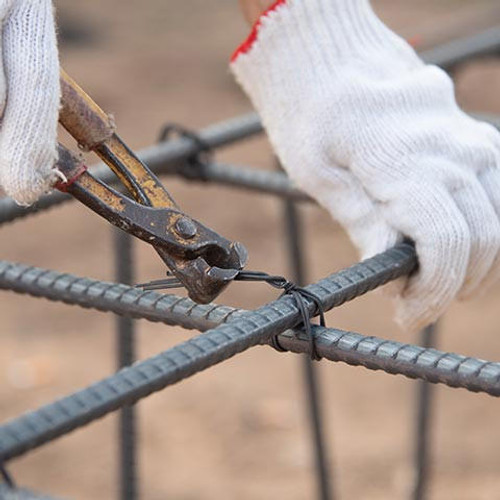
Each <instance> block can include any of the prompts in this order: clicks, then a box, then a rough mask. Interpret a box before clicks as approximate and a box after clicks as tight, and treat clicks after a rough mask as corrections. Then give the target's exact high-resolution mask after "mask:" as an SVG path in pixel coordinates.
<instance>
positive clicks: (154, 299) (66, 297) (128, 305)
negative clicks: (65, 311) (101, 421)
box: [0, 261, 241, 331]
mask: <svg viewBox="0 0 500 500" xmlns="http://www.w3.org/2000/svg"><path fill="white" fill-rule="evenodd" d="M0 289H3V290H11V291H14V292H16V293H22V294H28V295H32V296H34V297H43V298H46V299H49V300H53V301H57V302H64V303H65V304H69V305H78V306H80V307H84V308H91V309H96V310H99V311H105V312H113V313H115V314H119V315H121V316H129V317H132V318H142V319H146V320H148V321H153V322H162V323H165V324H167V325H172V326H177V325H178V326H182V327H183V328H186V329H190V330H191V329H195V330H199V331H205V330H209V329H210V328H215V327H217V326H219V325H220V324H221V323H224V322H225V321H226V320H227V318H229V317H230V316H233V315H237V314H239V313H240V312H241V311H238V310H237V309H234V308H232V307H228V306H223V305H214V304H208V305H202V304H196V303H195V302H193V301H192V300H190V299H189V298H187V297H177V296H175V295H164V294H160V293H156V292H151V291H147V292H144V291H142V290H140V289H139V288H134V287H130V286H127V285H122V284H118V283H109V282H105V281H99V280H92V279H89V278H81V277H78V276H74V275H72V274H65V273H60V272H57V271H49V270H46V269H40V268H37V267H32V266H26V265H23V264H14V263H12V262H7V261H0Z"/></svg>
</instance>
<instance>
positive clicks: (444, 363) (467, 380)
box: [279, 326, 500, 397]
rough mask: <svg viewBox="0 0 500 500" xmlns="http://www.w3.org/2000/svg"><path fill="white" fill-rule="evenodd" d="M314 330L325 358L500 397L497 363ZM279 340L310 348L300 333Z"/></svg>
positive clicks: (290, 347)
mask: <svg viewBox="0 0 500 500" xmlns="http://www.w3.org/2000/svg"><path fill="white" fill-rule="evenodd" d="M313 332H314V335H315V341H316V348H317V351H318V353H319V354H320V355H321V356H322V357H323V358H324V359H328V360H330V361H341V362H344V363H347V364H349V365H353V366H364V367H365V368H368V369H370V370H383V371H384V372H386V373H390V374H393V375H404V376H405V377H409V378H414V379H417V378H418V379H422V380H427V381H428V382H433V383H438V384H445V385H447V386H449V387H455V388H458V387H460V388H464V389H467V390H468V391H472V392H484V393H487V394H489V395H491V396H496V397H499V396H500V363H499V362H492V361H485V360H482V359H477V358H471V357H467V356H462V355H460V354H453V353H449V352H442V351H438V350H437V349H431V348H425V347H419V346H416V345H411V344H402V343H400V342H395V341H392V340H385V339H380V338H377V337H368V336H366V335H361V334H359V333H354V332H346V331H343V330H337V329H331V328H324V327H321V326H315V327H313ZM279 343H280V346H281V347H283V348H284V349H286V350H287V351H291V352H295V353H304V352H305V353H307V352H308V349H309V344H308V339H307V337H306V336H305V335H304V333H303V332H284V333H283V334H281V335H280V336H279Z"/></svg>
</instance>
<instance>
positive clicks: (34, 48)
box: [0, 0, 60, 205]
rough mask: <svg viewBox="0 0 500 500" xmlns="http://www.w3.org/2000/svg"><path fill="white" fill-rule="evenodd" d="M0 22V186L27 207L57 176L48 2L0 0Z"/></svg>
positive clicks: (56, 93)
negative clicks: (1, 59)
mask: <svg viewBox="0 0 500 500" xmlns="http://www.w3.org/2000/svg"><path fill="white" fill-rule="evenodd" d="M0 21H1V23H2V24H1V26H2V28H1V29H2V54H3V66H2V70H0V108H1V112H2V115H3V116H2V122H1V126H0V186H1V187H2V188H3V189H4V191H5V192H6V193H7V194H8V195H9V196H11V197H12V198H14V199H15V200H16V201H17V202H18V203H20V204H24V205H27V204H30V203H33V202H34V201H36V200H37V198H38V197H39V196H40V195H41V194H43V193H44V192H46V191H48V190H49V188H50V186H51V185H52V183H53V181H54V180H55V177H56V175H57V171H56V170H55V169H54V164H55V162H56V160H57V149H56V140H57V139H56V136H57V119H58V114H59V101H60V88H59V60H58V54H57V42H56V35H55V27H54V15H53V7H52V1H51V0H0Z"/></svg>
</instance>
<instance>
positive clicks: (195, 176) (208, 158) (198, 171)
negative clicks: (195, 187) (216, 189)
mask: <svg viewBox="0 0 500 500" xmlns="http://www.w3.org/2000/svg"><path fill="white" fill-rule="evenodd" d="M174 135H177V136H178V137H182V138H184V139H189V140H190V141H191V142H192V143H193V144H194V146H195V147H196V149H195V151H194V152H193V153H192V154H190V155H189V156H188V158H187V159H186V163H185V164H183V165H182V167H181V168H179V169H178V170H177V172H178V173H179V174H180V175H182V176H183V177H185V178H186V179H189V180H201V181H204V182H208V181H209V180H210V179H209V177H208V174H207V172H206V166H207V165H208V164H209V163H211V162H212V157H213V149H212V147H211V146H210V145H209V144H208V143H207V142H206V141H205V140H203V139H202V138H201V137H200V135H199V134H198V133H197V132H195V131H193V130H190V129H188V128H186V127H183V126H182V125H178V124H176V123H167V124H166V125H164V126H163V128H162V130H161V132H160V135H159V137H158V142H166V141H169V140H170V139H171V138H172V136H174Z"/></svg>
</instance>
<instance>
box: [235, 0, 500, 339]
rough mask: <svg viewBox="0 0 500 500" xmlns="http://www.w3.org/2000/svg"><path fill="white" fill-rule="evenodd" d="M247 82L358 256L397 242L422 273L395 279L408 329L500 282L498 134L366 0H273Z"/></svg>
mask: <svg viewBox="0 0 500 500" xmlns="http://www.w3.org/2000/svg"><path fill="white" fill-rule="evenodd" d="M232 70H233V72H234V73H235V75H236V77H237V79H238V81H239V82H240V83H241V84H242V86H243V87H244V89H245V90H246V92H247V93H248V95H249V96H250V98H251V99H252V101H253V103H254V105H255V107H256V108H257V110H258V111H259V113H260V114H261V116H262V120H263V122H264V125H265V127H266V129H267V132H268V134H269V137H270V140H271V142H272V144H273V146H274V148H275V150H276V152H277V154H278V155H279V157H280V159H281V161H282V162H283V165H284V166H285V168H286V169H287V171H288V172H289V174H290V176H291V178H292V179H293V180H295V181H296V183H297V184H298V185H299V186H300V187H301V188H302V189H303V190H304V191H306V192H307V193H308V194H309V195H311V196H312V197H314V198H316V199H317V200H318V201H319V202H320V203H321V204H322V205H323V206H324V207H326V209H327V210H328V211H329V212H330V213H331V215H332V216H333V217H334V218H335V219H337V220H338V221H339V222H340V223H341V224H342V225H343V226H344V227H345V229H346V230H347V231H348V233H349V235H350V237H351V239H352V241H353V242H354V243H355V244H356V245H357V247H358V248H359V249H360V251H361V253H362V256H363V257H368V256H372V255H374V254H376V253H378V252H381V251H383V250H385V249H387V248H389V247H391V246H393V245H394V244H395V243H396V242H398V241H401V240H402V239H403V238H404V237H409V238H411V239H412V240H414V241H415V243H416V248H417V253H418V257H419V261H420V268H419V271H418V273H416V274H415V275H414V276H412V277H411V278H410V279H408V280H407V281H406V282H405V283H404V286H401V287H399V289H398V290H399V292H398V296H399V298H398V301H397V319H398V320H399V322H400V324H401V325H402V326H403V327H405V328H406V329H408V330H410V331H414V330H417V329H419V328H421V327H423V326H425V325H427V324H429V323H431V322H433V321H434V320H436V319H437V318H438V317H439V316H440V315H441V314H442V313H443V311H444V310H445V309H446V307H447V306H448V305H449V304H450V302H451V301H452V300H453V299H454V298H455V297H456V296H463V297H465V296H468V295H470V294H472V293H474V292H476V291H477V290H478V289H479V288H481V287H484V286H485V285H487V283H488V282H491V281H493V280H495V279H497V277H498V275H499V268H500V266H499V245H500V223H499V213H500V170H499V168H500V135H499V133H498V132H497V130H496V129H494V128H493V127H492V126H490V125H488V124H485V123H480V122H478V121H476V120H473V119H472V118H470V117H469V116H467V115H466V114H465V113H463V112H462V111H461V110H460V109H459V107H458V106H457V104H456V101H455V97H454V88H453V84H452V82H451V80H450V78H449V77H448V76H447V75H446V74H445V73H444V72H443V71H441V70H440V69H438V68H437V67H434V66H427V65H425V64H424V63H423V62H422V61H421V60H420V59H419V58H418V57H417V55H416V54H415V52H414V51H413V49H412V48H411V47H410V46H409V45H408V44H407V43H406V42H405V41H404V40H402V39H401V38H399V37H398V36H397V35H395V34H394V33H393V32H391V31H390V30H389V29H388V28H387V27H386V26H385V25H384V24H383V23H382V22H381V21H380V20H379V19H378V18H377V16H376V15H375V14H374V12H373V11H372V9H371V7H370V5H369V2H368V1H367V0H288V1H286V0H281V1H279V2H277V3H276V4H275V5H274V6H273V7H272V8H271V10H270V11H268V12H267V13H266V14H265V15H263V17H262V18H261V20H260V22H259V24H258V26H257V27H256V28H255V30H254V32H253V33H252V35H251V36H250V38H249V39H248V40H247V41H246V42H245V43H244V44H243V45H242V46H241V47H240V49H239V50H238V51H237V52H236V53H235V55H234V58H233V62H232Z"/></svg>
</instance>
